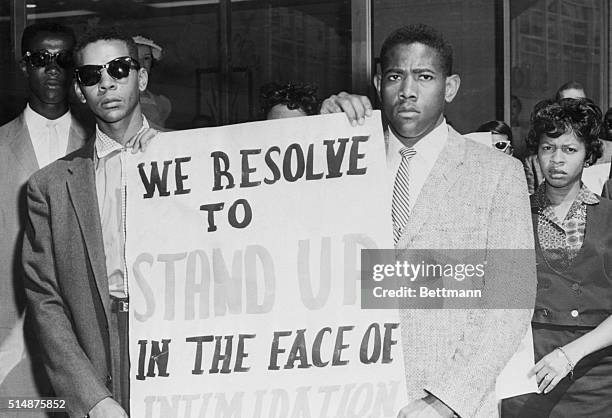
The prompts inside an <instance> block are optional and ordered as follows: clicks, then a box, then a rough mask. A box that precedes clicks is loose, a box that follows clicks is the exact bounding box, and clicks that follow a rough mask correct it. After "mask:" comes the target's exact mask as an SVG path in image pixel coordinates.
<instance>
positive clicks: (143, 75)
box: [138, 68, 149, 92]
mask: <svg viewBox="0 0 612 418" xmlns="http://www.w3.org/2000/svg"><path fill="white" fill-rule="evenodd" d="M148 83H149V73H148V72H147V70H146V69H144V68H140V69H139V70H138V90H140V91H141V92H142V91H145V90H146V89H147V84H148Z"/></svg>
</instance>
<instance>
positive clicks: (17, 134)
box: [9, 113, 38, 177]
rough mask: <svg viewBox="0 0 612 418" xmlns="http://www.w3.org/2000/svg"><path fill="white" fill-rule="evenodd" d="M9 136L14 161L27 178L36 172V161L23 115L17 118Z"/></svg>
mask: <svg viewBox="0 0 612 418" xmlns="http://www.w3.org/2000/svg"><path fill="white" fill-rule="evenodd" d="M10 135H11V136H12V137H13V139H12V141H11V143H10V145H9V148H10V150H11V152H12V153H13V156H14V157H15V161H17V162H18V163H19V165H20V166H21V167H22V168H23V170H24V171H25V172H26V173H27V174H28V177H29V176H30V174H32V173H33V172H35V171H36V170H38V161H37V160H36V153H35V152H34V146H33V145H32V140H31V139H30V132H29V131H28V127H27V125H26V123H25V119H24V117H23V113H22V114H21V115H20V116H19V119H18V123H17V124H16V126H15V130H14V131H13V132H12V133H11V134H10Z"/></svg>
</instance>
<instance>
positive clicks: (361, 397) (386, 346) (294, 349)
mask: <svg viewBox="0 0 612 418" xmlns="http://www.w3.org/2000/svg"><path fill="white" fill-rule="evenodd" d="M127 174H128V185H127V187H128V193H127V195H128V199H127V246H126V258H127V265H128V272H129V293H130V331H129V332H130V359H131V372H130V375H131V388H130V392H131V393H130V397H131V398H130V403H131V416H135V417H163V418H169V417H266V418H267V417H395V416H396V415H397V412H398V410H399V409H400V408H401V407H403V406H404V405H405V404H406V399H405V397H406V394H405V383H404V363H403V358H402V349H401V344H402V343H401V340H400V338H401V336H400V330H399V325H398V323H399V321H398V315H397V311H396V310H393V309H391V310H362V309H360V292H359V268H360V250H361V249H362V248H392V246H393V244H392V241H391V237H392V234H391V221H390V213H391V210H390V202H391V199H390V192H389V189H390V187H389V180H388V177H387V174H386V169H385V155H384V141H383V136H382V129H381V121H380V113H379V112H375V116H373V117H371V118H368V119H367V121H366V123H365V124H364V125H363V126H357V127H351V126H350V124H349V123H348V120H347V118H346V116H345V115H344V114H338V115H328V116H313V117H302V118H292V119H283V120H277V121H272V122H254V123H248V124H241V125H232V126H226V127H220V128H210V129H200V130H191V131H182V132H168V133H161V134H159V135H158V137H157V138H155V139H154V140H153V141H152V143H151V144H150V146H149V149H148V150H147V152H146V153H143V154H136V155H132V156H130V160H129V164H128V173H127Z"/></svg>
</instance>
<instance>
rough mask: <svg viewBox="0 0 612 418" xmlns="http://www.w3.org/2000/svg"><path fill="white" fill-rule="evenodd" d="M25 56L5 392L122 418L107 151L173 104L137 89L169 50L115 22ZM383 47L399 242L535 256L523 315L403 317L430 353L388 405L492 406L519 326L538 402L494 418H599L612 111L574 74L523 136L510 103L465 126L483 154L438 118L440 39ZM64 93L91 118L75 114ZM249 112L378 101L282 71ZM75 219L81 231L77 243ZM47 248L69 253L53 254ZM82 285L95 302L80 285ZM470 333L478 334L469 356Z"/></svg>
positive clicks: (1, 387)
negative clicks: (328, 92)
mask: <svg viewBox="0 0 612 418" xmlns="http://www.w3.org/2000/svg"><path fill="white" fill-rule="evenodd" d="M21 50H22V57H23V58H22V60H21V62H20V68H21V71H22V73H23V75H24V77H25V78H26V80H27V83H28V87H29V96H28V104H27V106H26V108H25V109H24V111H23V112H22V113H21V114H20V115H19V116H18V117H17V118H16V119H15V120H13V121H11V122H9V123H8V124H6V125H4V126H2V127H0V192H2V195H3V199H2V200H1V201H0V211H1V213H2V223H1V224H0V228H1V229H0V235H1V236H2V237H3V238H2V242H1V243H0V251H1V252H0V279H1V281H2V283H0V286H2V288H1V289H2V294H3V295H4V296H3V301H2V307H1V308H0V309H1V310H2V311H1V312H2V321H3V322H2V324H1V327H0V330H1V334H0V361H2V362H4V363H3V364H4V365H5V366H4V367H0V396H9V395H15V394H16V393H12V392H11V391H12V390H14V389H13V388H15V387H18V388H19V391H20V393H19V395H21V396H39V395H41V394H42V395H44V394H46V395H50V394H55V395H59V396H62V397H64V398H66V399H68V400H69V410H68V412H69V413H70V414H71V415H74V416H86V415H87V416H90V417H91V418H95V417H102V416H113V417H114V416H117V417H120V416H127V413H126V411H128V409H129V402H128V397H129V395H128V394H129V390H128V389H129V385H128V383H127V382H128V381H129V377H128V375H127V370H129V366H128V364H127V363H126V362H127V361H128V359H127V358H126V340H127V325H126V319H125V315H126V312H125V311H124V310H123V307H124V306H127V304H126V303H125V301H127V296H128V295H127V289H125V287H124V284H123V283H124V279H125V277H124V273H123V270H122V268H121V263H122V261H121V259H120V254H121V251H116V250H117V248H119V249H121V248H122V246H123V245H124V239H125V237H124V236H120V235H119V233H118V232H117V231H120V230H121V228H120V224H121V222H122V219H121V217H120V216H118V215H117V213H118V211H117V210H116V209H117V207H118V205H120V204H121V202H119V201H118V200H117V197H116V196H117V195H118V194H119V195H120V193H119V192H117V193H115V192H116V191H117V190H118V189H117V187H118V185H119V183H118V182H119V181H120V179H119V177H118V174H117V173H119V172H120V171H121V164H122V160H121V157H120V155H121V153H120V152H119V151H120V150H121V149H124V148H126V147H128V148H134V149H144V148H145V147H146V145H147V143H148V142H149V141H150V140H151V138H152V137H154V135H155V133H156V131H155V129H163V128H164V126H165V121H166V120H167V118H168V116H169V114H170V112H171V111H172V106H171V103H170V101H169V100H168V98H167V97H165V96H163V95H157V94H155V93H152V92H150V91H149V89H148V88H147V86H148V81H149V80H150V79H151V72H152V69H153V68H154V66H155V63H156V62H157V61H159V60H160V59H162V56H163V55H162V51H163V50H162V48H161V47H160V46H159V45H157V44H156V43H155V42H154V41H153V40H151V39H148V38H145V37H143V36H141V35H137V34H134V36H132V35H130V36H125V35H123V34H121V33H119V32H116V31H109V30H106V31H103V30H98V31H94V32H92V33H88V34H85V35H83V36H82V37H80V39H79V40H78V41H77V39H76V37H75V35H74V33H73V32H72V30H70V29H68V28H66V27H64V26H61V25H58V24H53V23H40V24H35V25H32V26H29V27H27V28H26V30H25V31H24V33H23V37H22V42H21ZM380 57H381V73H380V74H377V75H376V76H375V78H374V84H375V86H376V90H377V93H378V95H379V98H380V101H381V104H382V109H381V110H382V113H383V115H384V117H385V121H386V129H385V141H386V145H387V163H388V166H389V172H390V174H391V175H392V178H393V179H394V181H393V189H394V196H393V199H394V201H393V205H392V206H393V213H392V220H393V224H394V234H395V245H396V248H398V249H406V248H484V249H490V248H492V249H500V248H502V249H510V250H511V249H522V250H525V249H526V250H531V251H532V253H533V254H534V259H533V260H532V261H533V262H532V261H530V260H526V261H523V260H516V263H517V265H519V264H523V265H524V268H525V274H524V277H523V278H522V280H523V281H520V280H519V279H517V282H516V286H517V288H518V290H517V291H519V292H523V293H524V295H526V296H525V297H532V298H533V301H534V302H533V308H532V310H529V309H515V310H502V309H500V310H496V309H491V310H485V311H486V312H480V311H478V312H469V313H464V312H460V311H459V310H451V311H452V312H446V311H444V310H439V311H437V312H431V311H423V312H402V313H401V321H402V333H403V336H404V338H405V339H406V340H410V343H409V344H410V345H411V346H414V345H416V344H422V345H423V346H426V347H427V348H428V350H429V353H428V354H427V358H426V359H425V358H422V357H419V356H420V355H421V354H422V353H421V352H419V353H421V354H419V353H417V352H414V351H410V349H409V348H408V347H404V357H405V359H406V367H407V368H408V369H409V370H410V372H409V373H410V376H407V381H408V383H407V384H408V391H409V393H410V395H411V399H412V402H411V403H410V404H409V405H407V406H406V407H405V408H403V409H402V411H401V412H400V415H399V416H401V417H419V416H439V417H457V416H459V417H485V416H486V417H490V416H492V415H489V414H491V413H493V412H491V411H494V410H496V409H497V406H496V404H495V403H494V400H493V395H492V386H493V385H494V379H495V377H496V375H497V374H498V373H499V371H500V369H501V368H502V367H503V366H504V364H505V362H506V361H507V360H508V358H509V356H510V355H511V354H512V351H513V350H515V349H516V347H517V346H518V343H519V342H520V340H521V338H522V336H523V334H524V332H525V330H526V327H527V326H528V324H529V322H531V327H532V329H533V337H534V347H533V348H534V354H535V361H536V364H535V367H534V369H533V370H532V373H533V374H534V375H535V376H536V377H537V382H538V387H539V390H540V393H537V394H528V395H522V396H519V397H515V398H511V399H508V400H505V401H504V402H503V404H502V416H503V417H549V416H550V417H562V416H567V417H608V416H610V414H612V317H611V315H612V202H610V201H608V200H607V198H610V197H612V183H610V180H608V179H609V178H610V172H611V171H610V162H611V159H612V108H611V109H608V111H607V112H606V113H605V115H604V114H602V111H601V110H600V109H599V108H598V106H597V105H596V104H595V103H593V102H592V101H591V100H590V99H589V98H588V94H587V92H586V91H585V89H584V87H583V86H582V85H581V84H580V83H578V82H576V81H570V82H568V83H566V84H564V85H563V86H561V87H560V88H559V91H558V92H557V93H556V95H555V97H552V98H542V101H540V102H539V103H538V104H536V106H535V107H534V109H533V110H532V112H531V120H530V130H529V133H528V135H527V137H526V138H525V137H520V134H518V131H517V130H516V129H514V128H515V127H516V125H517V121H516V119H517V114H518V113H519V112H520V111H521V108H522V105H521V103H520V100H519V99H518V98H517V97H515V96H513V97H512V98H511V106H512V112H511V114H512V117H511V119H512V120H511V121H510V122H509V123H506V122H504V121H500V120H491V121H488V122H485V123H483V124H482V125H481V126H478V127H477V128H476V129H475V132H480V133H484V134H490V135H489V136H487V138H488V139H487V140H486V141H485V142H484V144H485V145H486V146H483V145H482V144H483V143H481V144H477V143H476V142H474V141H471V140H469V139H466V138H465V137H463V136H462V135H461V134H459V133H458V132H456V131H455V130H454V129H453V128H452V127H450V125H449V124H448V123H447V122H446V120H445V117H444V111H445V106H446V104H447V103H450V102H451V101H452V100H453V98H454V97H455V95H456V94H457V93H458V91H459V87H460V78H459V75H458V74H456V73H455V72H453V68H452V48H451V47H450V44H448V43H447V42H446V40H444V38H443V37H442V36H441V35H440V34H439V33H438V32H437V31H435V30H434V29H433V28H431V27H428V26H425V25H411V26H408V27H404V28H400V29H398V30H397V31H395V32H393V33H392V34H391V35H390V36H389V37H388V38H387V39H386V40H385V42H384V43H383V46H382V49H381V52H380ZM73 74H74V78H73ZM71 88H74V90H75V93H76V96H77V98H78V100H79V101H80V103H81V104H82V105H84V106H87V108H88V109H89V110H90V111H91V113H92V114H93V117H94V119H95V125H92V126H83V125H82V124H81V123H80V122H79V121H78V120H77V119H76V118H74V117H73V114H72V113H71V110H70V106H69V101H68V92H69V89H71ZM260 103H261V117H262V119H277V118H286V117H303V116H309V115H317V114H319V113H322V114H325V113H334V112H345V113H346V115H347V117H348V118H349V119H350V120H351V121H352V122H353V123H359V122H360V121H362V120H363V118H365V117H368V116H369V115H370V114H371V111H372V106H371V104H370V101H369V99H368V98H366V97H364V96H358V95H352V94H349V93H339V94H337V95H333V96H331V97H329V98H327V99H326V100H324V101H321V100H320V98H318V97H317V89H316V87H315V86H313V85H311V84H301V83H293V82H292V83H288V84H284V85H283V84H278V83H275V82H273V83H270V84H268V85H266V86H264V87H263V88H262V90H261V97H260ZM205 125H206V121H204V122H203V124H202V126H205ZM154 128H155V129H154ZM88 139H90V140H89V141H87V140H88ZM75 151H76V152H75ZM66 154H69V157H66V158H62V159H60V158H61V157H64V156H65V155H66ZM503 154H506V155H503ZM58 159H60V160H59V161H56V160H58ZM54 161H56V162H54ZM41 169H42V170H41ZM68 173H70V174H68ZM400 173H405V175H406V178H405V179H402V178H400ZM75 174H76V175H75ZM28 179H30V180H29V183H28V185H27V187H26V183H27V182H28ZM66 185H68V186H66ZM408 185H409V187H408ZM402 187H406V189H407V190H410V193H409V195H410V198H409V199H403V200H404V201H401V200H402V199H400V198H396V192H397V191H398V190H399V192H402V190H401V189H402ZM529 195H530V196H529ZM415 224H416V225H418V228H416V227H412V226H411V225H415ZM57 225H61V228H60V227H57ZM84 225H87V226H84ZM52 226H54V227H57V228H58V229H61V230H59V232H58V230H53V231H51V229H50V228H52ZM483 229H486V233H484V234H478V233H473V234H471V235H470V234H469V233H468V234H466V231H468V232H469V231H480V230H483ZM81 230H85V232H84V238H83V240H81V239H75V237H73V236H72V235H71V234H75V233H80V232H78V231H81ZM58 246H61V247H62V248H65V250H66V251H65V253H64V254H58V253H56V252H55V251H54V250H53V248H58ZM22 248H23V252H22ZM508 257H511V255H508ZM91 260H96V261H93V262H92V261H91ZM530 268H532V269H533V272H534V273H535V276H534V277H532V276H533V275H531V276H530V274H531V273H530V270H529V269H530ZM515 273H516V272H515ZM101 276H104V278H103V279H101ZM96 285H97V286H98V287H100V289H101V288H104V292H106V296H105V297H103V298H102V297H100V296H99V295H98V297H94V296H92V295H93V293H92V292H91V289H92V286H93V288H96ZM96 295H97V293H96ZM530 295H531V296H530ZM26 299H27V300H28V301H29V305H28V308H27V311H28V313H29V314H31V315H28V316H27V318H29V319H27V320H26V319H24V318H26V316H25V313H24V312H25V310H26V308H25V307H26V302H25V301H26ZM498 311H499V312H498ZM24 321H25V323H26V325H25V326H24ZM107 321H108V322H107ZM109 324H110V325H109ZM24 332H25V335H24ZM28 334H35V335H28ZM467 334H469V335H470V338H473V339H474V341H471V342H470V344H471V345H470V346H469V347H468V346H466V342H465V341H464V335H467ZM441 336H444V338H443V339H441V338H442V337H441ZM31 338H37V339H38V341H39V342H37V343H31V341H32V340H31ZM442 340H444V341H445V345H442V344H440V341H442ZM29 344H32V345H31V346H29ZM34 347H37V349H34ZM483 363H487V367H481V366H482V364H483ZM41 364H44V365H45V367H44V368H43V367H40V365H41ZM0 366H1V365H0ZM478 367H481V369H478ZM474 369H477V373H474ZM43 370H46V373H44V372H43ZM434 371H435V372H434ZM440 376H443V379H437V378H439V377H440ZM427 414H429V415H427ZM41 415H42V414H41Z"/></svg>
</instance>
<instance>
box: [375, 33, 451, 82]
mask: <svg viewBox="0 0 612 418" xmlns="http://www.w3.org/2000/svg"><path fill="white" fill-rule="evenodd" d="M413 43H420V44H423V45H426V46H428V47H430V48H432V49H435V50H436V52H437V53H438V57H439V58H440V65H441V66H442V71H443V72H444V75H445V76H449V75H451V74H452V73H453V48H452V46H451V45H450V44H449V43H448V42H446V40H445V39H444V37H443V36H442V34H441V33H440V32H438V31H437V30H436V29H434V28H432V27H431V26H428V25H424V24H422V23H419V24H416V25H408V26H404V27H401V28H399V29H397V30H395V31H394V32H393V33H391V34H390V35H389V36H387V39H385V41H384V42H383V44H382V47H381V48H380V60H381V68H382V69H383V70H384V69H385V68H386V66H387V64H388V57H387V54H388V53H389V51H390V50H391V49H393V47H395V46H397V45H410V44H413Z"/></svg>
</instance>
